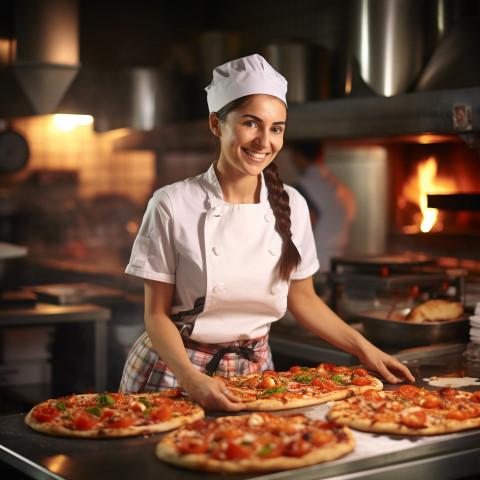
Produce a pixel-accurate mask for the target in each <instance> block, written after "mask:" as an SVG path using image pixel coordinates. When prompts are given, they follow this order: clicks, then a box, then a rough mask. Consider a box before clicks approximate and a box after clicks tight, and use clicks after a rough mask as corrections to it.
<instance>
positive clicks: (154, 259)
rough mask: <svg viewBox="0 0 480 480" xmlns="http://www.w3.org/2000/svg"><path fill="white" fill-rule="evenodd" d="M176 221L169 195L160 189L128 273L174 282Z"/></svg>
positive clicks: (154, 199)
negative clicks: (174, 222)
mask: <svg viewBox="0 0 480 480" xmlns="http://www.w3.org/2000/svg"><path fill="white" fill-rule="evenodd" d="M173 220H174V219H173V210H172V208H171V202H170V199H169V197H168V195H167V193H166V192H164V191H163V190H162V189H160V190H157V191H156V192H155V193H154V195H153V196H152V198H151V199H150V201H149V202H148V205H147V208H146V210H145V214H144V216H143V220H142V224H141V226H140V230H139V232H138V235H137V237H136V238H135V242H134V244H133V247H132V252H131V255H130V261H129V263H128V265H127V267H126V269H125V273H128V274H130V275H135V276H137V277H142V278H145V279H150V280H158V281H162V282H167V283H175V269H176V262H177V252H176V248H175V241H174V235H173V227H174V226H173Z"/></svg>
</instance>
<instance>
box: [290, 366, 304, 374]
mask: <svg viewBox="0 0 480 480" xmlns="http://www.w3.org/2000/svg"><path fill="white" fill-rule="evenodd" d="M289 371H290V372H291V373H299V372H303V371H304V369H303V368H302V367H299V366H298V365H296V366H294V367H290V370H289Z"/></svg>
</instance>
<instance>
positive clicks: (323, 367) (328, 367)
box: [316, 363, 335, 372]
mask: <svg viewBox="0 0 480 480" xmlns="http://www.w3.org/2000/svg"><path fill="white" fill-rule="evenodd" d="M334 368H335V365H334V364H333V363H321V364H320V365H318V366H317V368H316V370H323V371H325V372H331V371H333V369H334Z"/></svg>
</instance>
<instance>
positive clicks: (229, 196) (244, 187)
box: [215, 168, 262, 204]
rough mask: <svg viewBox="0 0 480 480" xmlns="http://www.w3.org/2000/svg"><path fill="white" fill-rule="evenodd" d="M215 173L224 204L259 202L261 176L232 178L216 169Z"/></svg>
mask: <svg viewBox="0 0 480 480" xmlns="http://www.w3.org/2000/svg"><path fill="white" fill-rule="evenodd" d="M215 172H216V174H217V178H218V182H219V183H220V187H221V188H222V193H223V199H224V200H225V201H226V202H228V203H232V204H247V203H259V202H260V190H261V187H262V177H261V175H257V176H253V177H250V176H244V175H242V176H238V177H232V176H231V175H225V174H224V173H222V172H220V171H219V170H218V169H217V168H215Z"/></svg>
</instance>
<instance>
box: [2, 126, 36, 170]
mask: <svg viewBox="0 0 480 480" xmlns="http://www.w3.org/2000/svg"><path fill="white" fill-rule="evenodd" d="M29 155H30V151H29V148H28V144H27V141H26V140H25V138H24V137H23V136H22V135H21V134H20V133H19V132H16V131H15V130H12V129H11V128H8V129H6V130H4V131H3V132H0V173H12V172H18V171H19V170H21V169H22V168H23V167H24V166H25V165H26V164H27V162H28V158H29Z"/></svg>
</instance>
